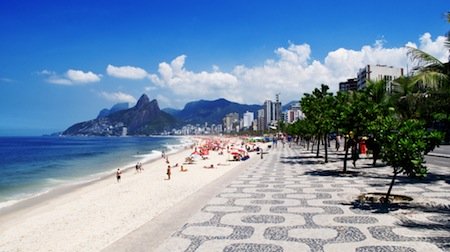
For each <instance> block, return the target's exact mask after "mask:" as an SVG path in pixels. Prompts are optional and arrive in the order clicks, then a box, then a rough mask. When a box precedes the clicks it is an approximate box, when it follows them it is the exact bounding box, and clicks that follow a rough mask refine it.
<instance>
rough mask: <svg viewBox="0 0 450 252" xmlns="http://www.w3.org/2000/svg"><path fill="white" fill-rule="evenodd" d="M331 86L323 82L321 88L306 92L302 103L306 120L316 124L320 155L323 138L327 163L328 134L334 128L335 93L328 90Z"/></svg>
mask: <svg viewBox="0 0 450 252" xmlns="http://www.w3.org/2000/svg"><path fill="white" fill-rule="evenodd" d="M328 90H329V87H328V86H327V85H324V84H322V85H321V87H320V89H319V88H316V89H314V91H313V92H312V94H305V96H304V97H303V98H302V99H301V101H300V104H301V106H302V111H303V113H304V114H305V117H306V120H307V121H309V122H310V123H311V124H314V129H315V130H316V132H315V135H316V140H317V153H316V157H319V150H320V141H321V140H322V139H323V142H324V150H325V157H324V158H325V163H326V162H328V144H327V141H328V134H329V132H330V131H331V130H332V129H333V128H334V126H333V123H334V120H333V115H334V112H333V105H334V102H333V99H334V98H333V93H331V92H328Z"/></svg>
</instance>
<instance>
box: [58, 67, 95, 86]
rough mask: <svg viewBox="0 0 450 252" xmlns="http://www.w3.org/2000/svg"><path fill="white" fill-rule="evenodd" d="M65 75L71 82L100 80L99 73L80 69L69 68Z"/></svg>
mask: <svg viewBox="0 0 450 252" xmlns="http://www.w3.org/2000/svg"><path fill="white" fill-rule="evenodd" d="M66 76H67V78H68V79H69V80H71V81H72V82H73V83H90V82H97V81H100V75H97V74H95V73H93V72H91V71H89V72H83V71H81V70H73V69H69V70H68V71H67V73H66Z"/></svg>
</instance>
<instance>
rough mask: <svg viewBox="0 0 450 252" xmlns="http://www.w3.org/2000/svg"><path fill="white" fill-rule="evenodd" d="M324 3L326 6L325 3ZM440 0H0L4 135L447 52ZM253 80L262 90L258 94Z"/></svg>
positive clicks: (249, 95)
mask: <svg viewBox="0 0 450 252" xmlns="http://www.w3.org/2000/svg"><path fill="white" fill-rule="evenodd" d="M324 6H327V7H325V8H324ZM448 7H450V6H449V5H448V4H445V3H444V1H438V0H434V1H432V3H428V4H423V2H422V1H395V2H394V3H392V2H390V1H378V2H376V3H363V2H359V1H346V2H345V3H335V2H334V1H314V2H308V3H302V2H300V1H281V2H278V3H277V4H274V3H269V1H246V2H245V3H240V2H239V1H193V2H190V3H187V2H186V1H147V2H139V1H133V2H131V3H125V2H112V3H109V2H103V1H96V2H89V1H77V2H72V3H60V2H50V1H40V2H36V3H35V2H32V1H22V2H18V1H14V2H10V1H8V2H2V3H0V28H1V29H0V36H1V37H2V40H1V41H0V53H1V55H2V57H1V59H0V65H1V66H2V67H1V68H0V100H1V104H0V115H1V118H2V120H1V122H0V135H24V134H44V133H51V132H52V131H59V130H63V129H65V128H67V127H68V126H70V125H72V124H73V123H76V122H79V121H85V120H89V119H92V118H94V117H95V116H96V115H97V113H98V112H99V111H100V109H102V108H109V107H111V106H112V105H113V104H115V103H117V102H129V103H131V104H130V105H131V106H132V105H134V102H136V100H137V99H138V98H139V96H140V95H141V94H142V93H146V94H148V95H149V97H150V98H151V99H157V100H158V102H159V104H160V107H161V108H165V107H171V108H177V109H179V108H181V107H182V106H183V105H184V104H185V103H186V102H189V101H193V100H199V99H206V100H214V99H218V98H226V99H228V100H231V101H234V102H240V103H247V104H262V103H263V102H264V101H265V100H267V99H273V97H274V96H275V94H277V93H281V95H280V98H281V101H282V102H283V103H287V102H290V101H292V100H299V99H300V97H301V94H302V93H307V92H311V91H312V90H313V89H314V88H315V87H318V86H320V84H321V83H324V84H327V85H328V86H330V88H331V90H332V91H337V89H338V83H339V82H341V81H345V80H347V79H348V78H354V77H356V76H355V75H356V73H357V71H358V69H359V68H362V67H364V66H365V65H367V64H386V65H392V66H395V67H402V68H404V69H405V71H407V69H408V68H411V67H412V63H411V62H409V63H408V59H407V55H406V51H407V49H406V48H405V47H404V46H405V45H408V46H413V47H418V48H420V49H422V50H424V51H426V52H428V53H430V54H432V55H434V56H435V57H437V58H438V59H440V60H442V61H447V60H448V57H449V52H448V51H447V50H446V49H445V47H444V41H445V37H444V35H445V33H446V32H447V31H448V30H449V29H448V24H447V23H446V22H445V20H444V13H446V12H447V11H448V10H449V8H448ZM255 90H257V91H258V92H255Z"/></svg>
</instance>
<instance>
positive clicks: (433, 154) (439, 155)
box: [426, 152, 450, 158]
mask: <svg viewBox="0 0 450 252" xmlns="http://www.w3.org/2000/svg"><path fill="white" fill-rule="evenodd" d="M426 156H433V157H441V158H450V155H449V154H441V153H432V152H430V153H428V154H427V155H426Z"/></svg>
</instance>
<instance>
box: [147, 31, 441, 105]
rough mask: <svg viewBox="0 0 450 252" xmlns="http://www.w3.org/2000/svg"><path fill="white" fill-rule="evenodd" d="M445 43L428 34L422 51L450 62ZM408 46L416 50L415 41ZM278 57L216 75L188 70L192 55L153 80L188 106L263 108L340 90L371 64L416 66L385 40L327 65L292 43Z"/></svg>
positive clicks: (337, 54)
mask: <svg viewBox="0 0 450 252" xmlns="http://www.w3.org/2000/svg"><path fill="white" fill-rule="evenodd" d="M444 41H445V37H443V36H439V37H437V38H436V39H435V40H433V39H432V38H431V35H430V34H429V33H425V34H424V35H423V36H421V37H420V39H419V45H418V46H416V47H418V48H420V49H422V50H424V51H426V52H428V53H430V54H432V55H434V56H436V57H437V58H438V59H440V60H442V61H445V62H446V61H447V59H448V55H449V52H448V49H446V48H445V46H444ZM406 45H409V46H411V45H414V46H415V44H414V43H413V42H408V43H406ZM274 53H275V55H276V58H272V59H267V60H266V61H265V62H264V63H263V64H262V65H260V66H251V67H249V66H245V65H238V66H235V67H234V69H233V70H232V71H230V72H223V71H220V68H219V67H218V66H212V71H210V72H207V71H201V72H193V71H190V70H188V69H186V68H185V67H184V64H185V60H186V55H180V56H178V57H177V58H175V59H174V60H172V62H170V64H169V63H166V62H162V63H160V64H159V68H158V74H150V75H149V78H150V79H151V81H152V82H153V83H154V84H156V85H159V86H160V87H162V88H165V89H168V91H170V92H172V93H173V94H174V95H175V97H177V98H178V97H183V98H184V99H185V100H184V102H187V101H190V100H194V99H216V98H219V97H224V98H227V99H230V100H233V101H237V102H245V103H257V104H260V103H262V102H263V101H264V100H266V99H274V96H275V94H276V93H281V98H282V99H283V100H285V101H291V100H299V99H300V95H301V94H302V93H305V92H311V91H312V90H313V89H314V88H316V87H319V86H320V84H321V83H324V84H327V85H328V86H330V88H331V90H332V91H336V90H337V89H338V83H339V82H341V81H345V80H346V79H348V78H354V77H356V74H357V72H358V70H359V69H360V68H362V67H364V65H367V64H383V65H390V66H394V67H402V68H404V69H405V71H406V67H407V65H409V67H410V68H411V67H412V63H411V62H409V59H408V57H407V49H406V47H395V48H386V47H385V40H384V39H382V40H377V41H375V43H374V44H373V45H364V46H362V47H361V48H360V49H359V50H351V49H346V48H339V49H336V50H334V51H331V52H329V53H328V54H327V56H326V57H325V58H324V59H323V60H322V61H318V60H311V58H312V57H311V55H312V49H311V46H310V45H308V44H301V45H296V44H292V43H289V46H288V47H287V48H284V47H281V48H278V49H276V50H275V51H274ZM179 105H181V104H179Z"/></svg>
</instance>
